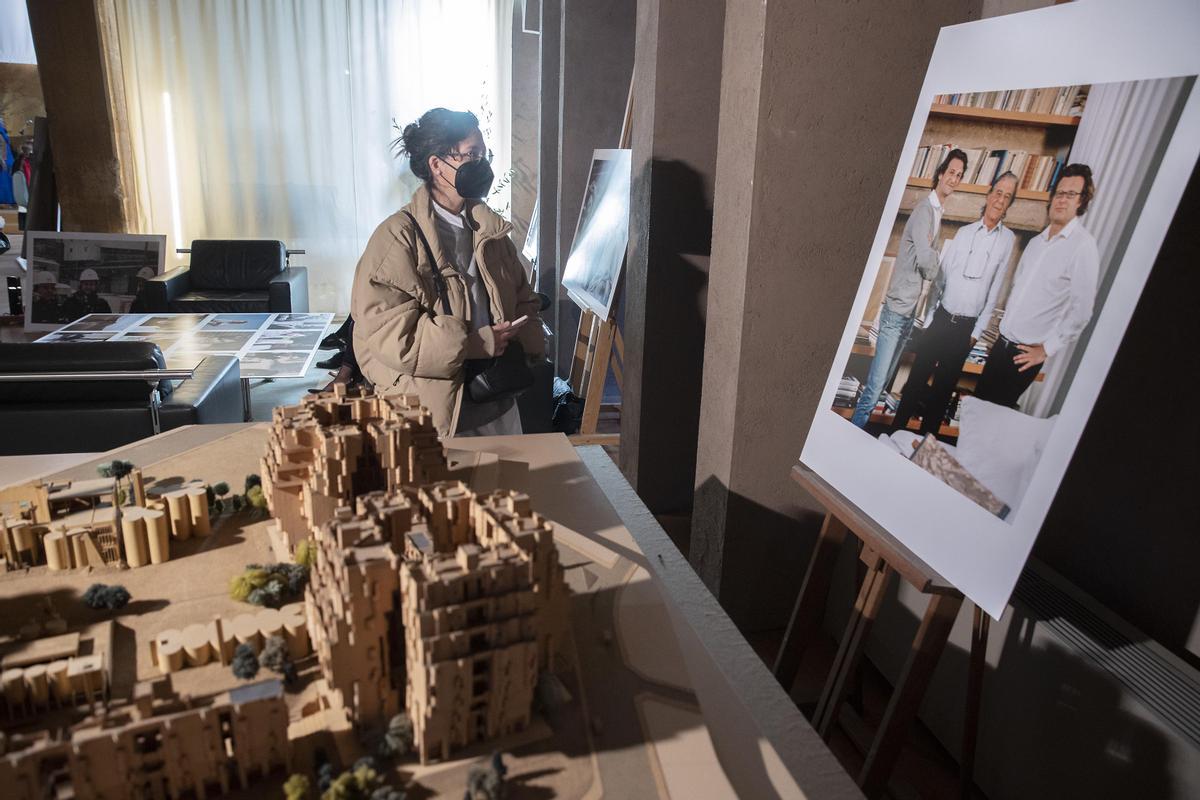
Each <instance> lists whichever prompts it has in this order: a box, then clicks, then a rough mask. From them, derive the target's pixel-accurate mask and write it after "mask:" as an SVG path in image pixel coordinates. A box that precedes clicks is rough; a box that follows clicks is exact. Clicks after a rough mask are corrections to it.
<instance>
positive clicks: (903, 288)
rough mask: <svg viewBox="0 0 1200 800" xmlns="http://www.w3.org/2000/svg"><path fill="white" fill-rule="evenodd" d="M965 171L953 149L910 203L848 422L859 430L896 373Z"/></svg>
mask: <svg viewBox="0 0 1200 800" xmlns="http://www.w3.org/2000/svg"><path fill="white" fill-rule="evenodd" d="M966 169H967V154H966V153H964V152H963V151H962V150H959V149H957V148H955V149H954V150H951V151H950V152H949V154H947V156H946V158H945V160H943V161H942V163H941V164H939V165H938V168H937V170H936V171H935V172H934V173H933V191H931V192H930V193H929V196H928V197H927V198H925V199H924V200H922V201H921V202H919V203H917V204H916V206H914V207H913V210H912V213H911V214H909V216H908V222H906V223H905V225H904V232H903V233H902V234H901V235H900V247H899V251H898V252H897V254H896V265H895V267H894V268H893V269H892V278H891V280H890V281H889V282H888V288H887V293H886V294H885V295H884V299H883V308H882V309H881V310H880V312H879V335H878V336H877V337H876V338H875V358H874V359H872V361H871V369H870V371H869V372H868V373H867V382H866V384H865V385H864V386H863V389H862V394H861V395H859V398H858V405H857V406H855V408H854V416H853V417H851V418H850V421H851V422H852V423H854V424H855V425H857V426H858V427H860V428H862V427H864V426H865V425H866V424H867V421H868V420H870V419H871V412H872V411H874V410H875V404H876V403H877V402H879V395H880V394H882V393H883V389H884V387H886V386H887V385H889V384H890V383H891V382H892V379H893V378H894V377H895V376H896V367H897V366H899V364H900V354H901V353H903V352H904V346H905V345H906V344H907V343H908V337H909V335H910V334H911V333H912V327H913V319H914V318H915V317H916V313H917V300H918V299H920V297H921V288H922V287H923V286H924V283H925V281H931V280H933V279H934V278H935V277H937V272H938V251H937V247H936V241H937V238H938V232H939V231H940V230H941V227H942V212H943V206H942V204H943V203H944V202H945V201H946V198H948V197H949V196H950V195H952V194H954V190H955V189H957V188H958V184H959V183H960V182H961V181H962V177H963V173H964V172H965V171H966Z"/></svg>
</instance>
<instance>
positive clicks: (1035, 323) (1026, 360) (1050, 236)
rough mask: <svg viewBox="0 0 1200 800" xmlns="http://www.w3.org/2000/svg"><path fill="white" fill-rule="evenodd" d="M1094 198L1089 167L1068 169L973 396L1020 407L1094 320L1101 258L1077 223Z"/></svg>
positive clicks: (1021, 268)
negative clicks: (1047, 365)
mask: <svg viewBox="0 0 1200 800" xmlns="http://www.w3.org/2000/svg"><path fill="white" fill-rule="evenodd" d="M1095 193H1096V185H1095V183H1094V182H1093V180H1092V170H1091V167H1089V166H1087V165H1086V164H1068V165H1067V166H1066V167H1064V168H1063V171H1062V174H1061V175H1060V176H1059V178H1058V182H1057V183H1056V184H1055V185H1054V189H1053V190H1052V191H1051V193H1050V213H1049V218H1050V224H1049V225H1048V226H1047V227H1046V229H1045V230H1044V231H1042V232H1041V233H1040V234H1038V235H1037V236H1035V237H1034V238H1033V239H1032V240H1031V241H1030V242H1029V244H1028V245H1026V246H1025V252H1024V253H1022V254H1021V261H1020V263H1019V264H1018V265H1017V275H1016V279H1015V280H1014V282H1013V288H1012V293H1011V294H1010V295H1009V297H1008V303H1007V304H1006V306H1005V310H1004V317H1003V318H1002V319H1001V320H1000V336H999V338H998V339H997V340H996V343H995V344H994V345H992V349H991V352H990V353H989V354H988V358H987V363H986V364H985V365H984V368H983V374H982V375H981V376H980V377H979V385H978V386H977V387H976V391H975V396H976V397H978V398H980V399H981V400H987V401H988V402H991V403H998V404H1000V405H1003V406H1009V407H1010V408H1016V406H1017V401H1018V400H1019V399H1020V398H1021V395H1022V394H1024V393H1025V390H1026V389H1028V388H1029V385H1030V384H1032V383H1033V381H1034V379H1035V378H1037V374H1038V372H1040V371H1041V369H1042V364H1043V363H1044V362H1045V361H1046V359H1047V358H1049V357H1051V356H1053V355H1055V354H1056V353H1059V352H1061V351H1062V350H1063V349H1064V348H1065V347H1067V346H1068V345H1069V344H1071V343H1072V342H1074V341H1075V340H1076V339H1078V338H1079V334H1081V333H1083V329H1084V328H1085V327H1087V324H1088V322H1090V321H1091V319H1092V310H1093V306H1094V304H1095V302H1096V286H1097V284H1098V282H1099V279H1100V251H1099V249H1098V248H1097V246H1096V239H1095V237H1093V236H1092V234H1091V233H1089V232H1088V230H1087V229H1086V228H1084V227H1083V223H1082V222H1081V221H1080V219H1079V218H1080V217H1082V216H1083V215H1084V213H1086V212H1087V208H1088V204H1089V203H1090V202H1091V200H1092V197H1093V196H1094V195H1095Z"/></svg>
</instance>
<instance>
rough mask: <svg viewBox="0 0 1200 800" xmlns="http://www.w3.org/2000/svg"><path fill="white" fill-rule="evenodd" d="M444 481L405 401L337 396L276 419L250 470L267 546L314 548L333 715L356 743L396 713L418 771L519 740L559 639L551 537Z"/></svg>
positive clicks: (316, 613) (519, 506)
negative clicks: (493, 742)
mask: <svg viewBox="0 0 1200 800" xmlns="http://www.w3.org/2000/svg"><path fill="white" fill-rule="evenodd" d="M446 469H447V468H446V456H445V452H444V451H443V449H442V447H441V445H440V444H439V443H438V441H437V436H436V433H435V431H434V428H433V425H432V420H431V418H430V417H429V414H428V412H427V411H425V409H423V408H421V407H420V405H419V402H418V400H417V398H415V397H411V396H404V395H399V396H397V395H393V396H389V397H384V396H380V395H376V394H367V393H362V392H361V391H359V390H349V391H347V390H346V388H345V387H344V386H341V385H338V386H336V387H335V391H334V392H331V393H328V394H324V395H319V396H316V397H312V398H306V399H305V401H304V402H303V403H302V404H301V405H299V406H294V407H291V408H277V409H275V417H274V423H273V426H272V431H271V434H270V437H269V446H268V452H267V455H266V457H265V458H264V459H263V465H262V475H263V486H264V489H265V490H266V492H267V498H268V503H269V504H270V507H271V510H272V513H273V514H274V516H275V518H276V521H277V524H278V527H277V531H276V536H277V537H278V541H279V542H280V544H281V546H282V545H283V544H284V543H286V546H287V547H288V548H289V549H291V548H294V547H295V546H296V545H297V544H298V543H299V542H301V541H303V540H304V539H308V538H311V539H313V540H314V541H315V543H316V552H317V557H316V562H315V564H314V565H313V568H312V573H311V575H310V579H309V585H308V590H307V603H308V614H309V624H308V628H309V633H310V635H311V637H312V640H313V647H314V649H315V650H316V652H317V655H318V658H319V661H320V664H321V670H322V673H323V675H324V677H325V681H326V684H327V686H328V690H329V692H330V694H331V695H332V700H333V702H334V704H335V705H336V706H339V707H341V708H343V709H344V710H345V713H346V714H347V716H348V718H349V719H350V721H351V722H352V723H353V724H354V725H355V727H356V728H357V729H358V730H359V731H360V732H362V733H367V732H371V731H379V730H382V729H383V728H384V727H385V726H386V725H387V723H388V720H389V719H391V717H392V716H394V715H395V714H396V713H397V712H399V711H400V710H402V709H403V710H406V711H407V712H408V714H409V716H410V717H411V719H412V723H413V729H414V738H415V740H416V746H417V749H418V752H419V753H420V756H421V761H422V763H425V762H427V761H428V760H429V759H430V758H442V759H444V758H446V757H448V755H449V754H450V752H452V751H453V750H454V749H456V748H461V747H463V746H465V745H467V744H469V743H471V742H476V741H482V740H486V739H490V738H494V737H496V736H500V735H503V734H506V733H509V732H512V731H515V730H519V729H521V728H523V727H524V726H525V725H527V724H528V722H529V718H530V713H531V707H532V704H533V694H534V688H535V686H536V684H537V680H538V674H539V672H540V671H543V670H547V669H549V668H550V667H551V666H552V665H553V664H554V663H555V657H556V655H558V653H559V652H560V649H561V648H562V646H563V642H564V639H565V636H566V624H567V620H566V615H567V608H568V593H567V589H566V585H565V583H564V581H563V572H562V567H561V565H560V564H559V563H558V553H557V550H556V549H555V547H554V537H553V527H552V526H551V525H550V523H549V522H547V521H546V520H545V519H543V518H542V517H540V516H539V515H537V514H536V513H534V512H533V511H532V510H531V509H530V503H529V498H528V497H527V496H526V495H523V494H520V493H517V492H508V491H497V492H495V493H492V494H489V495H486V496H482V497H481V496H477V495H476V494H475V493H474V492H472V491H471V490H470V489H468V488H467V486H466V485H465V484H463V483H461V482H459V481H445V480H442V478H444V477H445V475H446Z"/></svg>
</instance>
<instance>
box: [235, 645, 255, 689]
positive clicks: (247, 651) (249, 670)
mask: <svg viewBox="0 0 1200 800" xmlns="http://www.w3.org/2000/svg"><path fill="white" fill-rule="evenodd" d="M230 668H231V669H232V670H233V674H234V677H237V678H241V679H242V680H244V681H248V680H250V679H251V678H253V677H254V676H255V675H257V674H258V656H256V655H255V654H254V647H253V646H252V645H250V644H248V643H245V642H243V643H242V644H239V645H238V646H237V649H236V650H234V651H233V663H232V664H231V665H230Z"/></svg>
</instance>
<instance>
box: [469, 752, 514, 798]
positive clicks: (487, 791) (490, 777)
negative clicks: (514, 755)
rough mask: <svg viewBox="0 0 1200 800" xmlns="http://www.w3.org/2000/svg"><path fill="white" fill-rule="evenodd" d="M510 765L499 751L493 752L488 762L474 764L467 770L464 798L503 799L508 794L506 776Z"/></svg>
mask: <svg viewBox="0 0 1200 800" xmlns="http://www.w3.org/2000/svg"><path fill="white" fill-rule="evenodd" d="M506 774H508V767H506V766H504V759H503V758H502V757H501V755H500V753H499V752H496V753H492V759H491V762H490V763H487V764H473V765H472V766H471V769H470V770H468V771H467V791H466V792H465V793H464V794H463V800H503V798H504V797H505V795H506V790H505V785H504V776H505V775H506Z"/></svg>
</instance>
